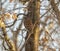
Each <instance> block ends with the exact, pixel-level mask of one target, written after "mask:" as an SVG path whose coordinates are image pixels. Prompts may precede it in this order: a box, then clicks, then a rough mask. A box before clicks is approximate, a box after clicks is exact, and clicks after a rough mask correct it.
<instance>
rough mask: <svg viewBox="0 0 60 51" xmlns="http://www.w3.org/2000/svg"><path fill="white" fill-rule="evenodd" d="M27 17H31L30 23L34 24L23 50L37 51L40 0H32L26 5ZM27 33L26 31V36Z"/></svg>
mask: <svg viewBox="0 0 60 51" xmlns="http://www.w3.org/2000/svg"><path fill="white" fill-rule="evenodd" d="M28 11H29V13H28V17H30V18H31V19H32V23H33V25H35V26H34V29H33V34H31V36H30V38H29V39H28V41H27V43H26V45H25V51H38V46H39V34H40V28H39V26H40V25H39V23H40V0H36V1H35V0H32V1H31V2H30V3H29V5H28ZM28 36H29V33H27V36H26V38H25V40H26V39H27V37H28Z"/></svg>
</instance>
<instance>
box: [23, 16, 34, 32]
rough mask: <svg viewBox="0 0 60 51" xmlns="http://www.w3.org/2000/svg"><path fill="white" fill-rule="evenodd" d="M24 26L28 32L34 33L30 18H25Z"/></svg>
mask: <svg viewBox="0 0 60 51" xmlns="http://www.w3.org/2000/svg"><path fill="white" fill-rule="evenodd" d="M24 26H25V28H26V29H27V30H28V32H32V31H33V24H32V20H31V18H30V17H24Z"/></svg>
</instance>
